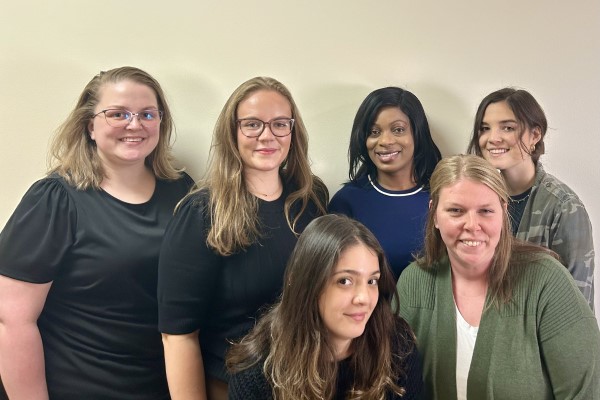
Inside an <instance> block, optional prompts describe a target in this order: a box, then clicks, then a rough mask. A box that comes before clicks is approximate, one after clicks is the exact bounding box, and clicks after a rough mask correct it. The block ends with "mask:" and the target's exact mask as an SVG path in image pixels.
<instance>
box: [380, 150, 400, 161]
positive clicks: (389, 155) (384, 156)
mask: <svg viewBox="0 0 600 400" xmlns="http://www.w3.org/2000/svg"><path fill="white" fill-rule="evenodd" d="M375 154H376V155H377V157H378V158H379V159H380V160H381V161H389V160H392V159H394V158H395V157H396V156H397V155H398V154H400V151H393V152H390V153H379V152H375Z"/></svg>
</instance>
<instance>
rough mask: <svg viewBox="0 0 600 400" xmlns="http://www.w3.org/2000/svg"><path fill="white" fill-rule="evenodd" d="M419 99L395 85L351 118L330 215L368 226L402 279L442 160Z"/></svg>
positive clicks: (379, 91) (418, 243)
mask: <svg viewBox="0 0 600 400" xmlns="http://www.w3.org/2000/svg"><path fill="white" fill-rule="evenodd" d="M441 157H442V156H441V154H440V151H439V150H438V148H437V146H436V144H435V143H434V141H433V138H432V137H431V132H430V131H429V124H428V123H427V117H426V116H425V110H423V106H422V105H421V102H420V101H419V99H418V98H417V97H416V96H415V95H414V94H412V93H411V92H409V91H408V90H404V89H401V88H398V87H385V88H381V89H377V90H375V91H373V92H371V93H370V94H369V95H368V96H367V97H366V98H365V99H364V101H363V102H362V104H361V105H360V107H359V108H358V112H357V113H356V117H355V118H354V124H353V125H352V132H351V135H350V146H349V148H348V158H349V159H350V169H349V177H350V181H349V182H348V183H346V184H345V185H344V186H343V187H342V188H341V189H340V190H339V191H338V192H337V193H336V194H335V195H334V196H333V198H332V199H331V203H329V212H331V213H340V214H344V215H347V216H349V217H352V218H354V219H356V220H358V221H360V222H362V223H363V224H365V225H366V226H367V228H369V229H370V230H371V231H372V232H373V233H374V234H375V236H376V237H377V239H378V240H379V242H380V243H381V246H382V247H383V249H384V250H385V254H386V256H387V257H388V260H389V263H390V266H391V268H392V271H393V273H394V275H395V277H396V279H397V278H398V276H400V274H401V273H402V271H403V270H404V268H406V267H407V266H408V264H410V263H411V261H412V260H413V253H415V252H417V251H418V250H419V249H420V248H421V246H422V244H423V228H424V226H425V218H426V215H427V209H428V204H429V192H428V191H427V186H428V184H429V177H430V176H431V173H432V172H433V169H434V168H435V165H436V164H437V162H438V161H439V160H440V158H441Z"/></svg>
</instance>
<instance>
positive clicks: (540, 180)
mask: <svg viewBox="0 0 600 400" xmlns="http://www.w3.org/2000/svg"><path fill="white" fill-rule="evenodd" d="M536 175H537V176H536V186H537V191H538V192H539V194H542V195H543V198H542V199H541V200H544V202H547V201H552V200H554V201H555V202H557V203H559V204H565V203H574V204H581V205H583V203H582V202H581V200H580V199H579V197H578V196H577V194H576V193H575V192H574V191H573V190H572V189H571V188H570V187H569V186H568V185H567V184H566V183H564V182H562V181H561V180H559V179H558V178H557V177H555V176H554V175H551V174H549V173H547V172H546V171H545V170H544V169H543V167H542V165H541V164H538V166H537V169H536Z"/></svg>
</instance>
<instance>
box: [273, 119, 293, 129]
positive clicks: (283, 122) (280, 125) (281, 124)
mask: <svg viewBox="0 0 600 400" xmlns="http://www.w3.org/2000/svg"><path fill="white" fill-rule="evenodd" d="M271 125H272V126H273V128H275V129H287V128H288V127H289V126H290V120H288V119H276V120H275V121H273V122H271Z"/></svg>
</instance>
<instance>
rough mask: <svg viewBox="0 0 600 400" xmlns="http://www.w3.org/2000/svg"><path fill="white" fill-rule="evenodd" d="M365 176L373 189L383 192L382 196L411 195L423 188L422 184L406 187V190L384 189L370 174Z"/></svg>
mask: <svg viewBox="0 0 600 400" xmlns="http://www.w3.org/2000/svg"><path fill="white" fill-rule="evenodd" d="M367 178H368V179H369V183H370V184H371V186H372V187H373V189H375V190H376V191H378V192H379V193H381V194H383V195H384V196H392V197H406V196H412V195H414V194H417V193H419V192H420V191H422V190H423V188H424V187H423V186H415V187H413V188H410V189H407V190H388V189H385V188H384V187H382V186H381V185H380V184H379V182H377V180H373V179H372V178H371V175H367Z"/></svg>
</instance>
